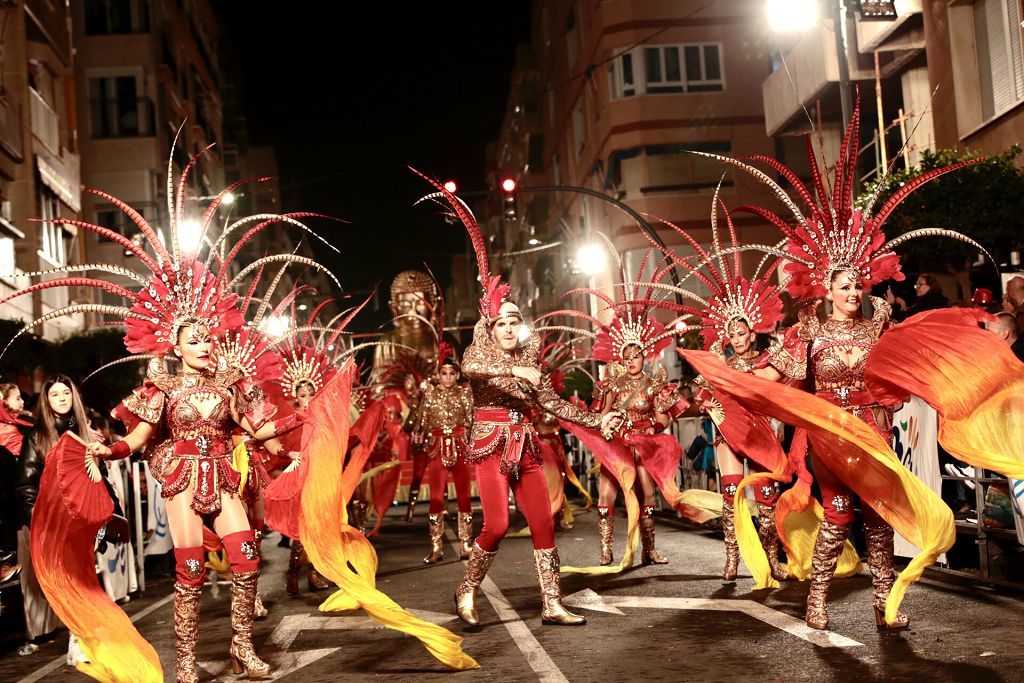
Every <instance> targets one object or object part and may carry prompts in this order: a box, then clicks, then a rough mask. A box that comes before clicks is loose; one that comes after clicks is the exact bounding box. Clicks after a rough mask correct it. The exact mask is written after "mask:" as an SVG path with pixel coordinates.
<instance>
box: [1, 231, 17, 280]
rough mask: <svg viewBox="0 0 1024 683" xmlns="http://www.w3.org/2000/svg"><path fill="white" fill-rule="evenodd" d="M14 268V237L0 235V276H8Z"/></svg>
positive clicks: (12, 272)
mask: <svg viewBox="0 0 1024 683" xmlns="http://www.w3.org/2000/svg"><path fill="white" fill-rule="evenodd" d="M14 268H15V264H14V238H13V237H0V277H10V276H11V275H13V274H14Z"/></svg>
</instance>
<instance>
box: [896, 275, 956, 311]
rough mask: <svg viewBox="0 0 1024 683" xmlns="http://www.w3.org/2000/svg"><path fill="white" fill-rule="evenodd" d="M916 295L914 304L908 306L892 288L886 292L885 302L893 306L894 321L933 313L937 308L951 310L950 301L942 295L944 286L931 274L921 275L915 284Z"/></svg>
mask: <svg viewBox="0 0 1024 683" xmlns="http://www.w3.org/2000/svg"><path fill="white" fill-rule="evenodd" d="M914 293H915V295H916V296H917V298H916V299H915V300H914V303H913V304H911V305H910V306H907V302H906V301H905V300H904V299H903V297H901V296H894V295H893V293H892V288H891V287H890V288H888V289H886V290H885V300H886V301H887V302H889V305H891V306H892V317H893V319H894V320H897V321H902V320H906V319H907V318H909V317H910V316H912V315H914V314H916V313H921V312H922V311H931V310H934V309H936V308H949V299H947V298H946V296H945V295H944V294H943V293H942V284H941V283H939V279H938V278H937V277H935V276H934V275H932V274H931V273H921V274H920V275H918V276H917V282H916V283H914Z"/></svg>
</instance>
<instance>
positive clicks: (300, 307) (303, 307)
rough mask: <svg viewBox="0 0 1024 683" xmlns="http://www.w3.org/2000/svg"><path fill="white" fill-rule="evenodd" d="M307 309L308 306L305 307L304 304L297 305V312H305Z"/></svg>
mask: <svg viewBox="0 0 1024 683" xmlns="http://www.w3.org/2000/svg"><path fill="white" fill-rule="evenodd" d="M307 308H308V306H306V304H299V310H300V311H304V310H306V309H307Z"/></svg>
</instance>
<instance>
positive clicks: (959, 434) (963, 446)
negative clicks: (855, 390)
mask: <svg viewBox="0 0 1024 683" xmlns="http://www.w3.org/2000/svg"><path fill="white" fill-rule="evenodd" d="M989 318H991V316H989V315H988V314H986V313H984V312H982V311H977V310H974V309H969V308H948V309H940V310H935V311H926V312H924V313H919V314H918V315H915V316H914V317H912V318H910V319H908V320H907V321H906V322H904V323H902V324H900V325H896V326H895V327H893V328H892V329H891V330H889V331H888V332H887V333H886V334H884V335H882V337H881V339H879V340H878V344H877V345H876V346H875V351H874V352H873V353H872V354H871V355H870V356H869V357H868V363H867V370H866V373H865V380H866V382H867V385H868V388H869V389H870V390H871V393H872V394H874V395H875V397H876V398H878V399H879V400H880V401H882V402H885V403H898V402H902V401H906V400H907V398H908V397H909V396H910V395H914V396H917V397H919V398H921V399H922V400H923V401H925V402H926V403H927V404H928V405H930V406H931V407H932V408H934V409H935V410H936V412H938V414H939V432H938V436H939V443H941V444H942V447H943V448H945V449H946V450H947V451H949V453H950V455H953V456H954V457H956V458H958V459H960V460H962V461H964V462H965V463H967V464H968V465H973V466H974V467H981V468H984V469H988V470H994V471H996V472H999V473H1000V474H1002V475H1005V476H1007V477H1010V478H1012V479H1024V460H1022V458H1024V363H1021V362H1020V361H1019V360H1017V357H1016V356H1014V355H1013V353H1012V352H1011V351H1010V347H1009V345H1008V344H1007V343H1006V342H1005V341H1003V340H1002V339H1000V338H999V337H997V336H996V335H995V334H993V333H992V332H989V331H988V330H984V329H982V328H980V327H978V325H977V323H978V322H980V321H983V320H986V319H989Z"/></svg>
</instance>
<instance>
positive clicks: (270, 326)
mask: <svg viewBox="0 0 1024 683" xmlns="http://www.w3.org/2000/svg"><path fill="white" fill-rule="evenodd" d="M288 324H289V323H288V318H286V317H284V316H283V315H272V316H270V317H269V318H267V319H266V320H264V321H263V324H261V325H260V327H261V328H262V329H263V331H264V332H265V333H266V334H267V336H269V337H280V336H281V335H282V334H284V333H285V332H287V331H288Z"/></svg>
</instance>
